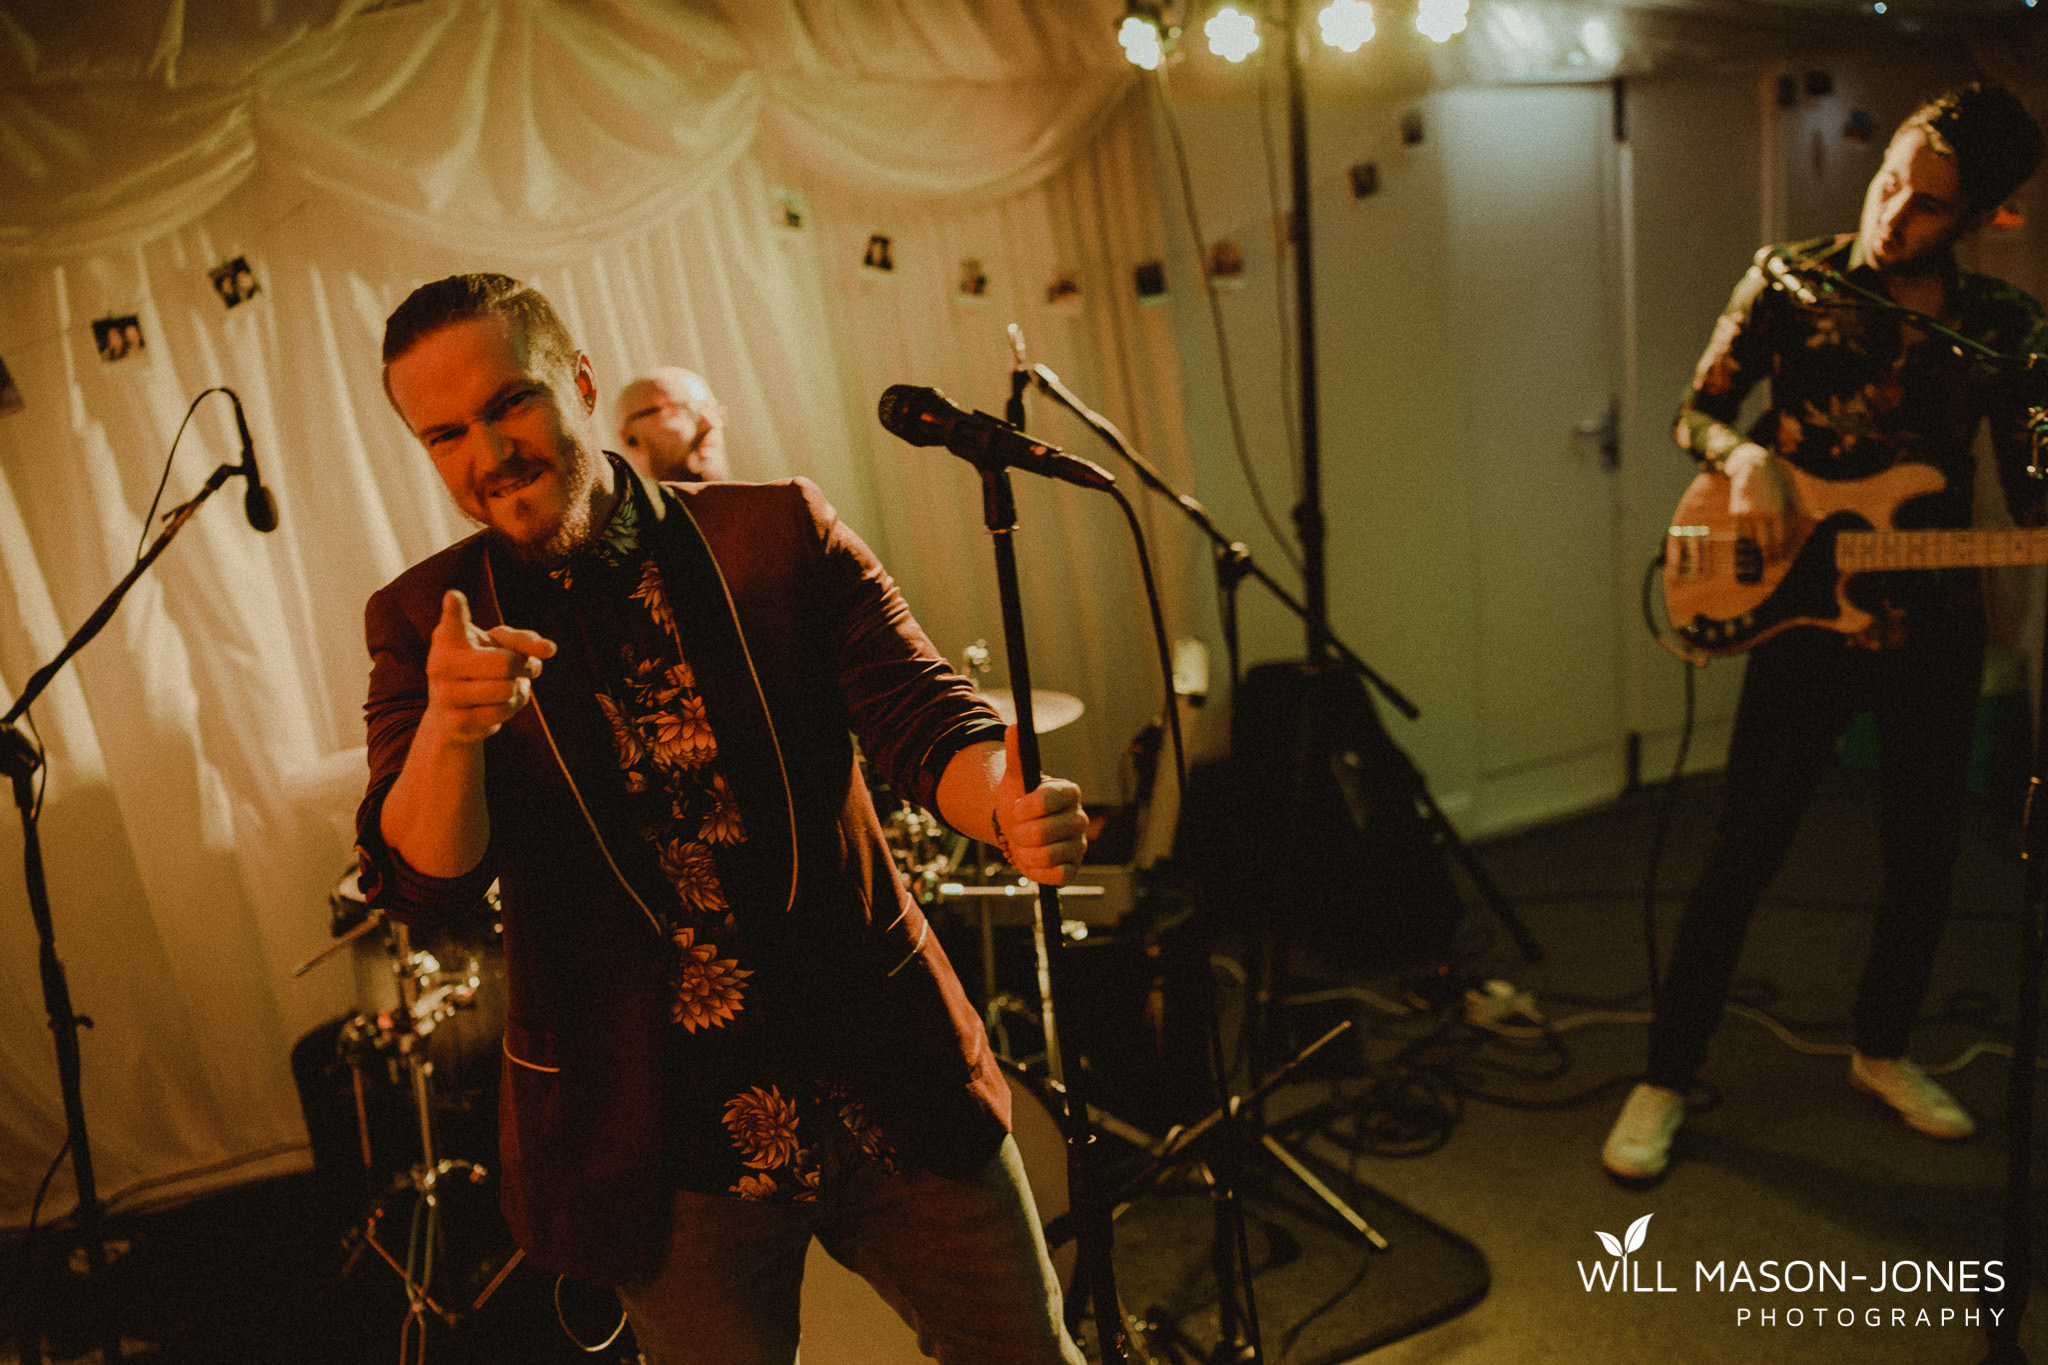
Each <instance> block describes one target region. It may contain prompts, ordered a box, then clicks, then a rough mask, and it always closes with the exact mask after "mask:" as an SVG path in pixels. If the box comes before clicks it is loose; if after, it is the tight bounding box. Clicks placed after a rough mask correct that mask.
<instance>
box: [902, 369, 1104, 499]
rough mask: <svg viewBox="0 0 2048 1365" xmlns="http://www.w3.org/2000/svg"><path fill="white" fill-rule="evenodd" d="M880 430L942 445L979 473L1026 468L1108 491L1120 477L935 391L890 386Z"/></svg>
mask: <svg viewBox="0 0 2048 1365" xmlns="http://www.w3.org/2000/svg"><path fill="white" fill-rule="evenodd" d="M876 415H877V416H879V417H880V418H881V420H882V425H883V426H884V427H885V428H887V429H888V430H889V431H890V432H892V433H894V434H895V435H897V436H900V437H902V438H903V439H904V440H906V441H908V442H910V444H912V445H914V446H944V447H946V449H948V450H950V451H952V452H953V453H954V454H955V455H958V456H959V457H960V458H961V459H963V460H966V461H967V462H968V463H969V464H971V465H973V466H975V467H976V468H977V469H1022V470H1026V471H1028V472H1030V473H1033V474H1042V475H1044V476H1045V477H1046V478H1048V479H1061V480H1064V481H1065V482H1067V483H1071V484H1078V485H1080V486H1081V487H1083V488H1108V487H1109V486H1110V485H1112V484H1114V483H1115V482H1116V476H1115V475H1114V474H1111V473H1110V472H1109V471H1108V470H1107V469H1104V468H1103V467H1102V466H1101V465H1099V464H1096V463H1094V462H1093V461H1091V460H1083V459H1079V458H1077V457H1076V456H1073V455H1067V454H1063V453H1062V452H1061V450H1060V448H1059V447H1058V446H1056V445H1051V444H1048V443H1047V442H1044V441H1040V440H1037V439H1035V438H1034V437H1031V436H1027V435H1025V434H1024V433H1023V432H1021V431H1019V430H1017V428H1015V427H1013V426H1011V425H1010V424H1009V423H1007V422H1004V421H1001V420H999V419H997V418H994V417H991V416H989V415H988V414H987V413H985V412H969V411H968V410H967V409H965V408H963V407H961V406H959V405H958V404H956V403H954V402H953V400H952V399H950V398H948V397H946V395H945V394H943V393H940V392H939V391H938V390H937V389H930V388H925V387H923V386H922V385H918V384H891V385H890V386H889V387H888V388H886V389H884V390H883V391H882V401H881V404H880V406H879V407H878V408H877V409H876Z"/></svg>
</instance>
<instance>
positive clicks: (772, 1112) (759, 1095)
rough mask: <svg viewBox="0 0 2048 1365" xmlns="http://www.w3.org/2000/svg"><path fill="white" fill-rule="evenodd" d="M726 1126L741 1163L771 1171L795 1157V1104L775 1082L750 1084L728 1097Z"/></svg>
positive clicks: (787, 1163)
mask: <svg viewBox="0 0 2048 1365" xmlns="http://www.w3.org/2000/svg"><path fill="white" fill-rule="evenodd" d="M725 1127H726V1130H727V1131H728V1132H730V1133H731V1134H732V1145H733V1146H734V1148H736V1149H737V1150H738V1152H739V1158H740V1162H741V1164H742V1165H745V1166H749V1167H751V1168H753V1169H754V1170H757V1171H772V1170H775V1169H776V1168H777V1167H780V1166H787V1165H789V1164H790V1163H791V1162H792V1161H795V1160H796V1156H797V1140H796V1106H795V1105H794V1104H791V1103H790V1102H789V1101H788V1100H786V1099H784V1098H783V1097H782V1092H781V1091H780V1090H778V1089H777V1088H776V1087H774V1086H772V1085H770V1086H767V1087H765V1088H764V1087H762V1086H758V1085H756V1086H749V1087H748V1088H747V1089H746V1090H744V1091H742V1092H740V1093H739V1094H737V1095H735V1096H733V1097H732V1098H731V1099H729V1100H727V1101H726V1102H725Z"/></svg>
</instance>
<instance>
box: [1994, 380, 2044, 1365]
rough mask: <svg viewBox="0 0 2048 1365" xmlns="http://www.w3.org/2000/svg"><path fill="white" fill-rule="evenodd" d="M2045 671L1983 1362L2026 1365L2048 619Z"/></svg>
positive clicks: (2040, 422)
mask: <svg viewBox="0 0 2048 1365" xmlns="http://www.w3.org/2000/svg"><path fill="white" fill-rule="evenodd" d="M2044 365H2048V357H2043V356H2038V355H2032V356H2028V357H2027V368H2028V370H2030V371H2033V372H2035V373H2039V372H2041V370H2042V368H2043V366H2044ZM2028 416H2029V418H2030V425H2031V426H2032V428H2033V435H2034V459H2033V463H2032V464H2030V465H2028V466H2027V473H2029V474H2031V475H2032V476H2033V477H2035V478H2037V479H2040V478H2048V460H2044V458H2043V456H2044V454H2048V404H2043V405H2040V406H2036V407H2033V408H2031V409H2029V412H2028ZM2038 664H2039V671H2038V672H2037V673H2036V674H2035V679H2036V685H2037V689H2038V691H2037V702H2036V707H2035V715H2034V772H2033V777H2032V779H2031V780H2030V781H2029V782H2028V784H2027V804H2026V811H2025V813H2024V814H2023V815H2022V816H2021V817H2020V858H2021V859H2022V860H2023V861H2024V862H2025V863H2026V883H2025V890H2024V892H2023V893H2022V897H2021V903H2020V913H2019V931H2020V942H2019V952H2018V954H2017V957H2018V960H2019V1008H2018V1016H2017V1018H2016V1019H2015V1020H2014V1022H2013V1031H2012V1067H2011V1069H2010V1070H2009V1071H2008V1072H2007V1073H2006V1082H2005V1131H2006V1138H2005V1245H2004V1248H2003V1253H2002V1254H2003V1256H2004V1261H2005V1264H2004V1270H2005V1275H2006V1280H2005V1284H2006V1288H2005V1291H2004V1293H2002V1294H2001V1295H1999V1296H1998V1297H1999V1300H2000V1303H2001V1306H2002V1307H2003V1309H2004V1311H2003V1312H2002V1313H2001V1314H2000V1315H1999V1319H1998V1321H1997V1322H1996V1323H1994V1324H1993V1325H1992V1327H1991V1328H1990V1330H1989V1331H1988V1332H1986V1333H1985V1336H1986V1338H1987V1339H1988V1341H1989V1342H1990V1346H1991V1349H1990V1351H1989V1353H1987V1354H1986V1355H1985V1357H1984V1365H2026V1360H2027V1353H2026V1350H2025V1348H2023V1347H2022V1346H2021V1345H2020V1319H2021V1318H2022V1317H2024V1316H2025V1315H2026V1311H2027V1299H2028V1297H2029V1296H2030V1295H2031V1293H2032V1289H2033V1287H2032V1285H2031V1283H2030V1282H2029V1281H2030V1278H2031V1276H2032V1275H2033V1225H2032V1223H2031V1221H2030V1214H2029V1209H2028V1204H2029V1199H2028V1196H2029V1194H2030V1193H2031V1187H2032V1183H2033V1152H2034V1061H2035V1058H2036V1057H2037V1056H2038V1055H2039V1053H2040V1044H2041V963H2042V957H2043V942H2044V936H2048V866H2044V864H2048V808H2044V807H2048V795H2044V793H2043V791H2042V786H2043V784H2044V783H2048V621H2044V623H2043V628H2042V639H2041V657H2040V659H2039V660H2038Z"/></svg>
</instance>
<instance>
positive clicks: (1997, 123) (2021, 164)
mask: <svg viewBox="0 0 2048 1365" xmlns="http://www.w3.org/2000/svg"><path fill="white" fill-rule="evenodd" d="M1915 125H1918V126H1919V127H1921V128H1924V129H1926V130H1927V140H1928V141H1929V142H1932V143H1933V144H1934V149H1935V150H1936V151H1938V152H1940V153H1942V154H1943V155H1944V156H1949V157H1953V158H1954V159H1955V163H1956V170H1957V172H1958V173H1959V174H1960V175H1961V177H1962V184H1963V195H1964V197H1965V198H1966V199H1968V200H1969V208H1970V209H1971V211H1973V212H1982V211H1983V210H1985V209H1995V208H1997V207H1998V206H1999V205H2000V204H2002V203H2004V202H2005V200H2006V197H2007V196H2008V195H2010V194H2011V193H2012V192H2013V191H2014V190H2016V189H2018V188H2019V187H2020V186H2021V185H2022V184H2023V183H2025V181H2026V178H2027V177H2028V176H2030V175H2032V174H2033V173H2034V168H2035V167H2037V166H2039V165H2040V164H2041V153H2042V141H2041V125H2039V124H2038V123H2036V122H2034V116H2033V115H2032V114H2029V113H2028V112H2027V107H2026V106H2025V105H2024V104H2021V103H2020V101H2019V97H2018V96H2017V95H2015V94H2013V93H2012V91H2010V90H2007V89H2006V88H2005V87H2004V86H2002V85H1986V84H1985V83H1984V82H1982V81H1971V82H1970V83H1969V84H1968V85H1961V86H1957V87H1956V88H1955V89H1953V90H1950V91H1948V92H1947V93H1946V94H1942V95H1937V96H1935V97H1934V98H1933V99H1931V100H1929V101H1927V103H1925V104H1923V105H1921V106H1920V107H1919V108H1918V109H1915V110H1914V111H1913V112H1912V113H1911V114H1910V115H1908V116H1907V118H1906V121H1905V122H1904V123H1902V124H1900V125H1899V127H1900V129H1901V130H1902V131H1903V130H1904V129H1906V128H1911V127H1913V126H1915Z"/></svg>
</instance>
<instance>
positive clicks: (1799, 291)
mask: <svg viewBox="0 0 2048 1365" xmlns="http://www.w3.org/2000/svg"><path fill="white" fill-rule="evenodd" d="M1764 271H1765V273H1766V274H1768V275H1769V276H1770V277H1771V287H1772V288H1773V289H1782V290H1783V291H1785V292H1786V293H1787V294H1790V295H1791V296H1792V297H1793V298H1795V299H1798V300H1799V301H1800V302H1801V303H1805V304H1815V303H1819V302H1820V296H1819V295H1818V294H1816V293H1814V292H1813V286H1811V285H1809V284H1808V283H1807V282H1806V281H1805V280H1802V279H1800V278H1799V277H1798V276H1797V275H1795V274H1793V273H1792V271H1791V268H1790V267H1789V266H1787V265H1786V264H1785V258H1784V257H1783V256H1780V255H1779V254H1778V253H1777V252H1775V251H1773V252H1771V253H1770V254H1769V255H1767V256H1765V257H1764Z"/></svg>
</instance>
